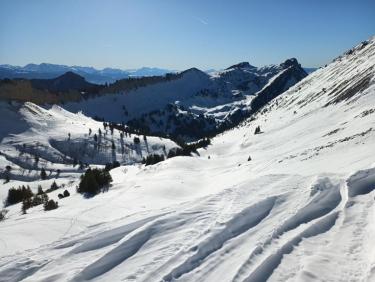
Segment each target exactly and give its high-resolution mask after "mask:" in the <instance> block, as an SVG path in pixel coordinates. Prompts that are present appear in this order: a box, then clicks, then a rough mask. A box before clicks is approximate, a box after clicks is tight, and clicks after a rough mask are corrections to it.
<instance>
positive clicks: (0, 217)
mask: <svg viewBox="0 0 375 282" xmlns="http://www.w3.org/2000/svg"><path fill="white" fill-rule="evenodd" d="M7 213H8V210H6V209H2V210H0V221H2V220H4V219H5V216H6V214H7Z"/></svg>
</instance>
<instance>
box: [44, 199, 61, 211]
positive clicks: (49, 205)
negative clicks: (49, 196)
mask: <svg viewBox="0 0 375 282" xmlns="http://www.w3.org/2000/svg"><path fill="white" fill-rule="evenodd" d="M58 207H59V203H58V202H56V201H54V200H49V201H47V202H45V203H44V210H45V211H50V210H54V209H57V208H58Z"/></svg>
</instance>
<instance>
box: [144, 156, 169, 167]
mask: <svg viewBox="0 0 375 282" xmlns="http://www.w3.org/2000/svg"><path fill="white" fill-rule="evenodd" d="M162 161H164V155H158V154H151V155H148V156H147V158H146V159H145V158H143V160H142V163H143V164H146V165H153V164H156V163H158V162H162Z"/></svg>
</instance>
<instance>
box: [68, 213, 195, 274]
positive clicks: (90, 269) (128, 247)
mask: <svg viewBox="0 0 375 282" xmlns="http://www.w3.org/2000/svg"><path fill="white" fill-rule="evenodd" d="M189 220H192V219H191V218H188V217H184V216H182V215H180V216H179V215H177V216H169V217H166V218H164V219H159V220H156V221H155V222H153V223H151V224H149V225H147V226H145V228H143V229H142V230H139V231H138V232H136V233H135V234H134V235H132V236H131V237H130V238H127V239H126V240H125V241H123V242H121V243H120V244H119V245H118V246H117V247H115V248H114V249H112V250H111V251H109V252H108V253H106V254H105V255H104V256H102V257H101V258H100V259H98V260H97V261H95V262H94V263H92V264H90V265H88V266H87V267H86V268H85V269H83V270H82V271H81V272H80V273H79V274H78V275H77V276H76V277H75V278H74V281H85V280H90V279H93V278H95V277H97V276H100V275H103V274H104V273H106V272H108V271H110V270H111V269H113V268H114V267H116V266H118V265H120V264H121V263H124V262H125V261H126V260H127V259H128V258H130V257H131V256H133V255H134V254H136V253H137V252H138V251H139V250H140V249H141V248H142V246H143V245H144V244H146V243H147V241H148V240H150V238H152V237H153V236H155V235H157V234H158V233H161V232H167V231H168V230H173V229H175V228H177V227H178V226H182V225H184V224H186V223H187V222H188V221H189Z"/></svg>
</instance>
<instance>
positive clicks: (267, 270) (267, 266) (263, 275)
mask: <svg viewBox="0 0 375 282" xmlns="http://www.w3.org/2000/svg"><path fill="white" fill-rule="evenodd" d="M338 215H339V212H335V213H332V214H330V215H328V216H326V217H325V218H323V219H321V220H319V221H318V222H317V223H314V224H313V225H312V226H310V227H309V228H307V229H306V230H305V231H303V232H302V233H301V234H300V235H298V236H296V237H294V238H293V239H292V240H290V241H289V242H287V243H286V244H284V245H283V246H282V247H281V248H280V249H279V250H277V251H276V253H274V254H272V255H271V256H269V257H267V258H266V259H265V260H264V261H263V262H262V263H261V265H259V266H258V267H257V268H256V269H255V270H254V271H253V272H252V273H251V274H250V275H249V277H247V278H246V279H245V280H244V281H245V282H263V281H267V280H268V278H269V277H270V276H271V275H272V272H273V271H274V269H275V268H276V267H277V266H278V265H279V264H280V263H281V260H282V258H283V256H284V255H286V254H290V253H291V252H292V251H293V248H294V247H296V246H298V244H299V243H300V242H301V241H302V240H303V239H307V238H310V237H313V236H317V235H319V234H322V233H325V232H327V231H328V230H330V229H331V228H332V226H333V225H334V224H335V222H336V220H337V218H338Z"/></svg>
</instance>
